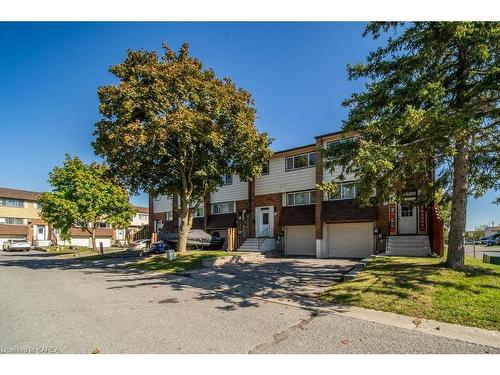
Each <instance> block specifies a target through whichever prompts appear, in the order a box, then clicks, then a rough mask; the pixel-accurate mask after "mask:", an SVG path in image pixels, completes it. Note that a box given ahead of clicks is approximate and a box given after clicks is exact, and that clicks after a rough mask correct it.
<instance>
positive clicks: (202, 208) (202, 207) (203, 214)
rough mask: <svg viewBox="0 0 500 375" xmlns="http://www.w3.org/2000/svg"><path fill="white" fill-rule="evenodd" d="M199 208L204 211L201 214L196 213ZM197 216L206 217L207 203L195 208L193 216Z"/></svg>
mask: <svg viewBox="0 0 500 375" xmlns="http://www.w3.org/2000/svg"><path fill="white" fill-rule="evenodd" d="M198 210H201V212H202V214H201V215H197V214H196V211H198ZM197 217H205V205H204V204H200V205H199V206H198V207H196V208H195V209H194V210H193V218H197Z"/></svg>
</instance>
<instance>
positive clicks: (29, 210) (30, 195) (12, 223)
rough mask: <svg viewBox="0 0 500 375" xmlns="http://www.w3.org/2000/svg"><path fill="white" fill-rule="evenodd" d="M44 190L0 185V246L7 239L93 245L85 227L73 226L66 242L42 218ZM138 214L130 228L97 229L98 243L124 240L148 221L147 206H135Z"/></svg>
mask: <svg viewBox="0 0 500 375" xmlns="http://www.w3.org/2000/svg"><path fill="white" fill-rule="evenodd" d="M40 194H41V193H39V192H33V191H25V190H17V189H9V188H0V248H1V247H2V244H3V243H4V242H6V241H8V240H27V241H28V242H29V243H31V244H33V245H37V246H48V245H50V244H51V243H55V242H56V240H58V243H59V244H68V245H73V246H85V247H91V246H92V243H91V236H90V234H89V233H88V232H87V231H86V230H82V228H71V239H70V240H69V241H66V242H65V243H64V242H63V241H61V240H60V238H59V236H58V235H59V231H58V230H57V229H54V228H51V227H50V225H48V224H47V223H46V222H44V221H43V220H42V218H41V217H40V208H39V207H38V203H37V200H38V198H39V196H40ZM135 209H136V214H135V215H134V218H133V220H132V222H131V224H130V226H129V227H128V228H124V229H113V228H111V226H110V225H109V224H107V223H101V224H100V228H97V230H96V243H97V244H98V245H99V243H100V242H102V244H103V246H104V247H111V246H112V245H113V244H114V243H115V242H117V241H118V242H121V243H125V242H127V241H128V240H130V239H132V238H133V236H134V234H135V233H136V232H137V231H139V230H140V229H141V228H142V227H143V226H144V225H147V224H148V223H149V210H148V208H147V207H138V206H135Z"/></svg>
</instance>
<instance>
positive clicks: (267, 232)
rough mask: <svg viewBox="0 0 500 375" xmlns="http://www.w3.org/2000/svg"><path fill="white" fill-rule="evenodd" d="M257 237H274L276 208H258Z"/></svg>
mask: <svg viewBox="0 0 500 375" xmlns="http://www.w3.org/2000/svg"><path fill="white" fill-rule="evenodd" d="M256 211H257V220H256V221H257V222H256V224H257V225H256V228H257V233H256V236H257V237H273V236H274V233H273V226H274V225H273V224H274V208H273V207H272V206H269V207H257V208H256Z"/></svg>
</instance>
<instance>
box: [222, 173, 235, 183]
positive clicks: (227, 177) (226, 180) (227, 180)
mask: <svg viewBox="0 0 500 375" xmlns="http://www.w3.org/2000/svg"><path fill="white" fill-rule="evenodd" d="M232 184H233V175H231V174H226V175H224V176H222V185H232Z"/></svg>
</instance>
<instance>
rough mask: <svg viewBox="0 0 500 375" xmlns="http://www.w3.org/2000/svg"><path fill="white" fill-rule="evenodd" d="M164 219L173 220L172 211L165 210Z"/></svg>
mask: <svg viewBox="0 0 500 375" xmlns="http://www.w3.org/2000/svg"><path fill="white" fill-rule="evenodd" d="M165 220H166V221H172V220H174V218H173V216H172V211H167V212H165Z"/></svg>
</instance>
